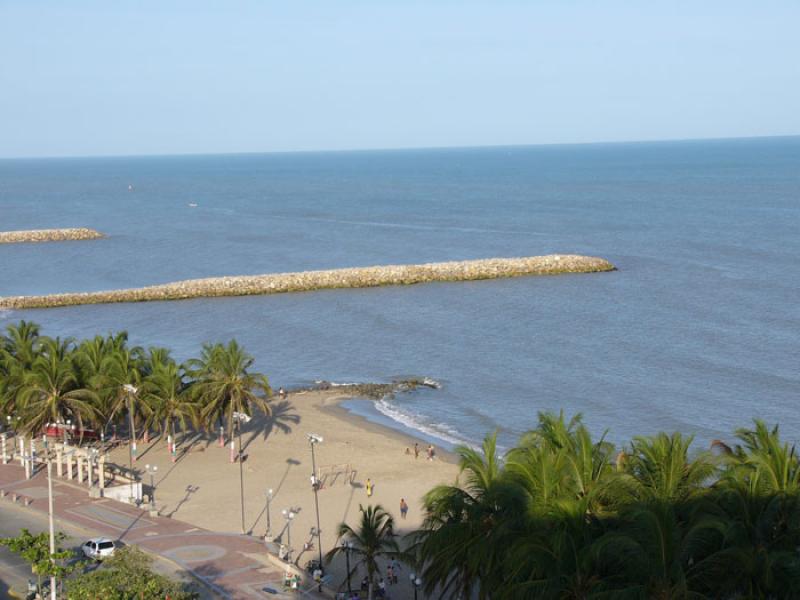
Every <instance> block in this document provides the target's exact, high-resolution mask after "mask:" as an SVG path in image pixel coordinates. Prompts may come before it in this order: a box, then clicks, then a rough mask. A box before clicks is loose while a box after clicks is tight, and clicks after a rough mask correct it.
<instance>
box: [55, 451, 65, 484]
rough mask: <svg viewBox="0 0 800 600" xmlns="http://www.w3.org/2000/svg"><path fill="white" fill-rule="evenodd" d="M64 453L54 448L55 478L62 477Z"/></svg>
mask: <svg viewBox="0 0 800 600" xmlns="http://www.w3.org/2000/svg"><path fill="white" fill-rule="evenodd" d="M63 460H64V451H63V450H62V449H61V448H56V476H58V477H61V476H63V475H64V465H63V464H62V461H63Z"/></svg>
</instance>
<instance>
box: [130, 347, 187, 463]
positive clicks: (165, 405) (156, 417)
mask: <svg viewBox="0 0 800 600" xmlns="http://www.w3.org/2000/svg"><path fill="white" fill-rule="evenodd" d="M142 394H143V400H144V401H145V402H146V403H147V404H148V406H150V407H151V408H152V414H151V417H152V422H153V424H154V425H155V428H156V430H157V431H159V432H161V433H166V435H167V446H168V450H169V452H170V454H171V455H172V460H173V461H174V460H175V425H176V423H177V424H179V425H180V427H181V429H182V430H183V431H186V429H187V423H188V422H193V423H194V422H196V420H197V411H196V408H197V403H196V402H195V401H194V399H193V398H192V396H191V394H190V389H189V385H188V384H187V382H186V381H185V378H184V371H183V367H181V366H179V365H178V364H177V363H176V362H175V361H174V360H172V358H170V357H169V354H168V353H152V352H151V357H150V372H149V373H148V374H147V375H146V376H145V378H144V380H143V382H142Z"/></svg>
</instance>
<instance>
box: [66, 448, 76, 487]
mask: <svg viewBox="0 0 800 600" xmlns="http://www.w3.org/2000/svg"><path fill="white" fill-rule="evenodd" d="M74 453H75V451H74V450H73V451H72V452H67V479H69V480H70V481H72V455H73V454H74Z"/></svg>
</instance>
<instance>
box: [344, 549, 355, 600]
mask: <svg viewBox="0 0 800 600" xmlns="http://www.w3.org/2000/svg"><path fill="white" fill-rule="evenodd" d="M342 548H344V560H345V566H346V567H347V597H348V598H351V597H352V596H353V588H352V587H351V586H350V550H352V549H353V542H350V541H345V540H342Z"/></svg>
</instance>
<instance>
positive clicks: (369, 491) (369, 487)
mask: <svg viewBox="0 0 800 600" xmlns="http://www.w3.org/2000/svg"><path fill="white" fill-rule="evenodd" d="M365 487H366V488H367V498H372V487H373V486H372V480H371V479H370V478H369V477H367V484H366V486H365Z"/></svg>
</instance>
